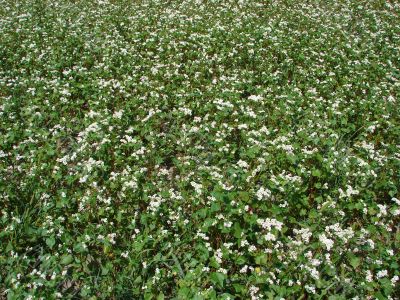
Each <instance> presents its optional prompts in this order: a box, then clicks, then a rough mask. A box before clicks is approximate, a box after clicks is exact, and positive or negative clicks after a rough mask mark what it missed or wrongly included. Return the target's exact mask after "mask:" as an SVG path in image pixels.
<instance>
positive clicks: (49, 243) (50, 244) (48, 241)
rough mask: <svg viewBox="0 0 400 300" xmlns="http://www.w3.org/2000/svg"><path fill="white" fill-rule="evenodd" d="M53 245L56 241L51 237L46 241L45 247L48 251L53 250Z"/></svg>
mask: <svg viewBox="0 0 400 300" xmlns="http://www.w3.org/2000/svg"><path fill="white" fill-rule="evenodd" d="M55 243H56V240H55V238H54V236H51V237H49V238H47V239H46V245H47V246H49V248H50V249H53V247H54V245H55Z"/></svg>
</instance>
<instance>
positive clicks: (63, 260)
mask: <svg viewBox="0 0 400 300" xmlns="http://www.w3.org/2000/svg"><path fill="white" fill-rule="evenodd" d="M73 260H74V258H73V257H72V255H71V254H64V255H63V256H61V261H60V263H61V264H62V265H68V264H70V263H71V262H72V261H73Z"/></svg>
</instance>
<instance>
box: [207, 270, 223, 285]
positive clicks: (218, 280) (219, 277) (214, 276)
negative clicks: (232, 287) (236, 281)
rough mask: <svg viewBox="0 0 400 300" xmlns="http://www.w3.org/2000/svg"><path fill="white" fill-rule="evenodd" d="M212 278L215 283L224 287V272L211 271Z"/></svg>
mask: <svg viewBox="0 0 400 300" xmlns="http://www.w3.org/2000/svg"><path fill="white" fill-rule="evenodd" d="M210 279H211V281H212V282H213V283H214V284H216V285H218V286H220V287H224V279H225V275H224V274H222V273H218V272H213V273H211V276H210Z"/></svg>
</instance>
